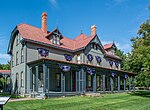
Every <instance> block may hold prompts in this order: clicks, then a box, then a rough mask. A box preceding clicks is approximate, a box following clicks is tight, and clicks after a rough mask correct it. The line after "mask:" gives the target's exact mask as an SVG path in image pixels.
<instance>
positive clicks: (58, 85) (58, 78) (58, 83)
mask: <svg viewBox="0 0 150 110" xmlns="http://www.w3.org/2000/svg"><path fill="white" fill-rule="evenodd" d="M56 80H57V87H60V84H61V83H60V82H61V81H60V74H59V73H57V74H56Z"/></svg>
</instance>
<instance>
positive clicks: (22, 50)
mask: <svg viewBox="0 0 150 110" xmlns="http://www.w3.org/2000/svg"><path fill="white" fill-rule="evenodd" d="M23 62H24V49H23V48H22V49H21V63H23Z"/></svg>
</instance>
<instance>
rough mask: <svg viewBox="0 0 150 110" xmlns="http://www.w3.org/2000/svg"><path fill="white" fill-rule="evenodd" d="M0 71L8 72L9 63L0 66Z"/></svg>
mask: <svg viewBox="0 0 150 110" xmlns="http://www.w3.org/2000/svg"><path fill="white" fill-rule="evenodd" d="M0 70H10V62H8V63H7V64H0Z"/></svg>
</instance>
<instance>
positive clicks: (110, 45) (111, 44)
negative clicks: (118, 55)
mask: <svg viewBox="0 0 150 110" xmlns="http://www.w3.org/2000/svg"><path fill="white" fill-rule="evenodd" d="M113 44H114V43H110V44H105V45H104V46H103V47H104V49H105V50H106V49H110V48H111V47H112V46H113Z"/></svg>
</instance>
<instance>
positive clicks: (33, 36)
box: [17, 24, 95, 50]
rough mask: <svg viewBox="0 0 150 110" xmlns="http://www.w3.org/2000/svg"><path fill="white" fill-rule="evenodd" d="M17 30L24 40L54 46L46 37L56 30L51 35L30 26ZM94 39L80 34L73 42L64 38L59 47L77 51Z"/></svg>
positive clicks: (21, 26)
mask: <svg viewBox="0 0 150 110" xmlns="http://www.w3.org/2000/svg"><path fill="white" fill-rule="evenodd" d="M17 29H18V31H19V32H20V34H21V35H22V38H24V39H28V40H32V41H37V42H42V43H46V44H51V45H53V44H52V43H51V42H50V41H49V39H47V38H46V37H47V36H49V35H50V34H52V32H53V31H55V30H53V31H52V32H49V33H44V32H43V31H42V30H41V29H40V28H37V27H34V26H30V25H28V24H20V25H18V26H17ZM94 37H95V36H90V37H88V36H86V35H85V34H80V35H79V36H78V37H77V38H76V39H74V40H72V39H69V38H66V37H64V36H63V38H62V39H61V40H60V43H61V45H60V46H59V47H62V48H65V49H70V50H76V49H79V48H83V47H85V46H87V45H88V43H89V42H90V41H91V40H92V39H93V38H94ZM55 46H56V45H55Z"/></svg>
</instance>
